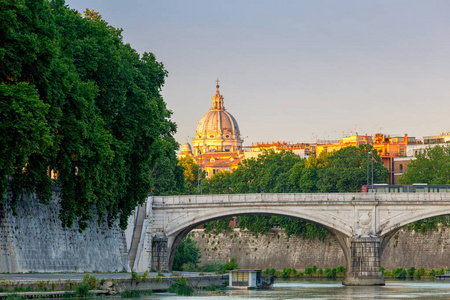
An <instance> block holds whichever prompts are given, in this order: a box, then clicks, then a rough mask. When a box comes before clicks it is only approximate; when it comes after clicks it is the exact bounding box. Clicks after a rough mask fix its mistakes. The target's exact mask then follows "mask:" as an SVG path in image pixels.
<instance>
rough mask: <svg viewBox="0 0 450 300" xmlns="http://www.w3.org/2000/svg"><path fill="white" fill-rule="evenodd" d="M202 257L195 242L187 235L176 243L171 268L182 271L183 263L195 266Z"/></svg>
mask: <svg viewBox="0 0 450 300" xmlns="http://www.w3.org/2000/svg"><path fill="white" fill-rule="evenodd" d="M201 257H202V255H201V253H200V248H199V247H198V246H197V242H196V241H194V240H193V239H192V238H191V237H190V236H189V235H187V236H186V237H185V238H184V239H183V240H182V241H181V242H180V244H179V245H178V248H177V251H176V252H175V257H174V260H173V267H172V268H173V270H175V271H183V265H185V264H192V265H193V266H194V267H197V264H198V263H199V262H200V258H201Z"/></svg>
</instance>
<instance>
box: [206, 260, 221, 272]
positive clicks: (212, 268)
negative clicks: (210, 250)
mask: <svg viewBox="0 0 450 300" xmlns="http://www.w3.org/2000/svg"><path fill="white" fill-rule="evenodd" d="M222 267H223V265H222V263H221V262H220V261H218V260H215V261H212V262H210V263H208V264H207V265H205V266H203V267H202V268H201V270H202V271H203V272H220V271H221V270H222Z"/></svg>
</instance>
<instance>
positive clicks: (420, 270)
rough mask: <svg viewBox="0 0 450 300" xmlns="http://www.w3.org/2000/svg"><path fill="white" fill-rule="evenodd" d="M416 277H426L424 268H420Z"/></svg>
mask: <svg viewBox="0 0 450 300" xmlns="http://www.w3.org/2000/svg"><path fill="white" fill-rule="evenodd" d="M416 275H417V276H418V277H420V276H425V269H424V268H419V270H417V273H416Z"/></svg>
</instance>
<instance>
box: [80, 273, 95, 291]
mask: <svg viewBox="0 0 450 300" xmlns="http://www.w3.org/2000/svg"><path fill="white" fill-rule="evenodd" d="M83 283H84V284H87V285H88V286H89V289H90V290H93V289H95V287H96V286H97V278H95V277H94V276H89V274H86V275H84V277H83Z"/></svg>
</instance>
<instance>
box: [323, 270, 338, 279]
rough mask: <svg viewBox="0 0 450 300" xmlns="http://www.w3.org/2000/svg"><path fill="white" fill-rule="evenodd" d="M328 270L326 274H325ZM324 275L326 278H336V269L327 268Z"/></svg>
mask: <svg viewBox="0 0 450 300" xmlns="http://www.w3.org/2000/svg"><path fill="white" fill-rule="evenodd" d="M327 270H328V272H327ZM325 274H326V275H327V278H336V268H333V269H331V270H330V268H327V269H326V270H325Z"/></svg>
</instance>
